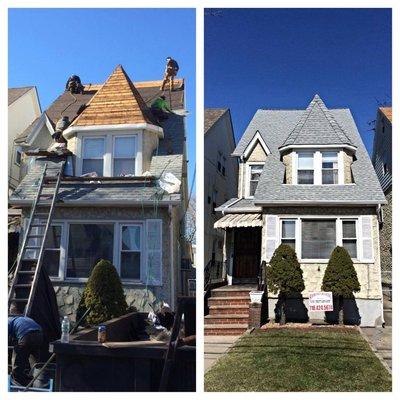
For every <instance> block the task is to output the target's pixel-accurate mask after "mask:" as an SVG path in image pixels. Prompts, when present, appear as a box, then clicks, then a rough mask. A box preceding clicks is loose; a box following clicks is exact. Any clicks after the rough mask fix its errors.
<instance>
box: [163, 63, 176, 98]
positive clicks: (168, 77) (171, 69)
mask: <svg viewBox="0 0 400 400" xmlns="http://www.w3.org/2000/svg"><path fill="white" fill-rule="evenodd" d="M178 71H179V65H178V63H177V62H176V61H175V60H174V59H172V58H171V57H167V65H166V66H165V72H164V80H163V82H162V85H161V90H164V87H165V84H166V83H167V82H168V81H169V90H171V91H172V90H173V89H174V77H175V76H176V75H177V73H178Z"/></svg>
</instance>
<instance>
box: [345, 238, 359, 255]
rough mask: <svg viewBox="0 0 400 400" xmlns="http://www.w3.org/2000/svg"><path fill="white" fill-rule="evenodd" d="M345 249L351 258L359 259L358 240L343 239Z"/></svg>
mask: <svg viewBox="0 0 400 400" xmlns="http://www.w3.org/2000/svg"><path fill="white" fill-rule="evenodd" d="M343 247H344V248H345V249H346V250H347V251H348V252H349V254H350V257H351V258H357V240H355V239H353V240H349V239H343Z"/></svg>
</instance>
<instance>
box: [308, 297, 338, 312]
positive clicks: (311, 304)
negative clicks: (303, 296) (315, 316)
mask: <svg viewBox="0 0 400 400" xmlns="http://www.w3.org/2000/svg"><path fill="white" fill-rule="evenodd" d="M308 311H310V312H317V311H333V297H332V292H311V293H310V295H309V301H308Z"/></svg>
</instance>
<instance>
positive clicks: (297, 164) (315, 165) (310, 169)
mask: <svg viewBox="0 0 400 400" xmlns="http://www.w3.org/2000/svg"><path fill="white" fill-rule="evenodd" d="M300 153H301V154H305V153H308V154H312V156H313V168H302V169H301V170H302V171H313V172H314V173H313V179H314V182H313V183H312V184H311V183H299V182H298V180H299V169H300V168H299V154H300ZM296 154H297V157H296V183H297V184H298V185H306V186H311V185H315V183H316V181H317V179H316V178H317V176H316V175H317V171H318V168H317V163H316V153H315V152H314V151H312V150H311V151H308V150H302V151H299V152H296Z"/></svg>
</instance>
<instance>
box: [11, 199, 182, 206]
mask: <svg viewBox="0 0 400 400" xmlns="http://www.w3.org/2000/svg"><path fill="white" fill-rule="evenodd" d="M33 202H34V200H22V199H21V200H10V201H9V204H10V205H13V206H19V207H31V206H32V204H33ZM181 203H182V202H181V201H180V200H166V201H162V200H161V201H159V202H158V206H161V207H162V206H177V205H179V204H181ZM46 205H47V204H46V203H45V204H43V206H46ZM56 205H57V207H76V206H80V207H103V206H114V207H132V206H142V205H145V206H154V201H151V200H148V201H141V200H136V201H126V200H99V201H93V200H67V201H66V202H64V201H62V200H61V201H59V202H57V203H56Z"/></svg>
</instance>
